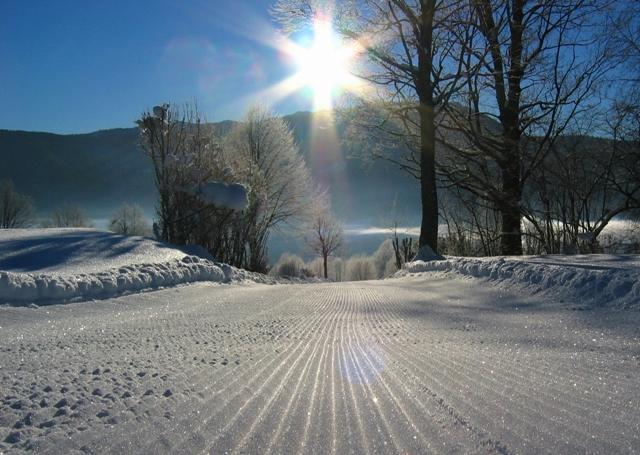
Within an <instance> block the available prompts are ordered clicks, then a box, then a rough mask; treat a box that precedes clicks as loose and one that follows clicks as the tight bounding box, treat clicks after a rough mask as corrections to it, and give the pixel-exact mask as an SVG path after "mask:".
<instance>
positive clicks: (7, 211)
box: [0, 180, 34, 229]
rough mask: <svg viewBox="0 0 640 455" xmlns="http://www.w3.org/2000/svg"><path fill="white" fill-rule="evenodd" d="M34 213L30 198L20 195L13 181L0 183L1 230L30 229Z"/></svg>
mask: <svg viewBox="0 0 640 455" xmlns="http://www.w3.org/2000/svg"><path fill="white" fill-rule="evenodd" d="M33 211H34V210H33V203H32V202H31V198H30V197H28V196H25V195H23V194H20V193H18V192H17V191H16V190H15V189H14V187H13V182H12V181H11V180H2V181H0V229H12V228H24V227H29V226H30V225H31V224H32V223H33Z"/></svg>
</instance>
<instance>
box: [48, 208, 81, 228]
mask: <svg viewBox="0 0 640 455" xmlns="http://www.w3.org/2000/svg"><path fill="white" fill-rule="evenodd" d="M49 225H50V226H52V227H91V223H90V222H89V219H88V217H87V214H86V212H85V211H84V210H83V209H82V208H81V207H80V206H78V205H74V204H64V205H62V206H60V207H56V208H55V209H54V210H53V212H51V222H50V223H49Z"/></svg>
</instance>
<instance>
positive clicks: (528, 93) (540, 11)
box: [439, 0, 609, 254]
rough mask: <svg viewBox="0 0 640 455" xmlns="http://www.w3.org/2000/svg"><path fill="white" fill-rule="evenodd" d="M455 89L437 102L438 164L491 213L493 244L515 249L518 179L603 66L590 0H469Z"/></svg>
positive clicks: (579, 112) (580, 105)
mask: <svg viewBox="0 0 640 455" xmlns="http://www.w3.org/2000/svg"><path fill="white" fill-rule="evenodd" d="M470 5H471V12H472V20H471V21H470V22H469V23H468V27H469V32H468V33H465V34H459V35H458V36H461V37H463V38H464V40H465V41H464V43H463V45H464V46H465V47H466V48H467V50H466V52H465V53H464V55H465V57H464V59H463V60H462V63H463V67H464V69H463V72H464V73H465V74H466V76H467V77H466V85H465V89H464V91H461V92H458V93H457V97H456V101H458V103H449V104H448V105H447V107H448V110H447V116H446V118H445V120H444V121H443V122H442V124H441V126H442V128H441V129H440V132H441V133H442V134H441V135H440V136H439V138H440V139H441V140H442V141H443V143H445V144H446V149H447V153H446V154H444V155H443V159H442V160H441V162H440V164H441V167H440V169H441V170H442V171H443V174H444V175H445V176H446V178H447V179H448V180H449V182H450V183H451V184H453V185H456V186H460V187H462V188H464V189H465V190H466V191H468V192H470V193H472V194H473V196H474V197H476V198H480V199H482V200H484V201H485V202H486V203H488V204H491V205H492V206H494V207H495V208H496V210H498V212H499V213H500V215H501V247H500V250H501V253H502V254H522V228H521V221H522V217H523V215H525V216H527V215H528V213H527V210H526V207H524V206H523V201H522V196H523V189H524V186H525V184H526V182H527V180H528V179H529V177H530V176H531V175H532V173H533V172H535V170H536V168H537V166H539V165H540V164H541V163H542V162H544V158H545V155H546V154H547V153H548V152H549V150H551V149H552V147H553V145H554V143H555V141H556V140H557V138H558V137H560V136H561V135H563V134H566V133H567V132H570V131H571V127H572V125H573V124H574V123H575V122H576V120H577V119H578V118H580V116H584V115H586V113H587V112H589V111H590V110H591V109H592V108H593V107H594V105H595V104H596V103H597V101H598V100H597V99H596V98H595V91H594V88H595V87H596V84H597V83H598V82H599V81H600V80H602V76H603V74H605V73H606V71H607V70H608V69H609V67H608V66H607V60H606V52H605V49H606V48H605V46H604V45H601V44H600V41H599V40H600V38H601V36H600V35H599V30H598V27H599V26H600V25H602V23H599V22H598V21H599V20H600V19H599V18H600V17H602V16H603V13H604V8H605V7H606V6H607V2H605V1H599V0H544V1H531V0H472V1H471V2H470Z"/></svg>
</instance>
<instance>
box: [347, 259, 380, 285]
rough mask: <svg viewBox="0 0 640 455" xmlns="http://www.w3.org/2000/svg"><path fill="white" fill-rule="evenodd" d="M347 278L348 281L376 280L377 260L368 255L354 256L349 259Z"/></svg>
mask: <svg viewBox="0 0 640 455" xmlns="http://www.w3.org/2000/svg"><path fill="white" fill-rule="evenodd" d="M346 278H347V280H348V281H362V280H375V279H376V267H375V261H374V260H373V259H372V258H371V257H368V256H353V257H351V258H349V259H348V260H347V264H346Z"/></svg>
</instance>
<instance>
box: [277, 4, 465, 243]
mask: <svg viewBox="0 0 640 455" xmlns="http://www.w3.org/2000/svg"><path fill="white" fill-rule="evenodd" d="M329 4H330V5H331V7H332V8H333V9H334V11H333V14H332V15H333V17H334V18H335V19H336V24H335V26H336V28H337V30H338V31H339V33H341V34H342V35H343V36H344V37H345V38H347V39H348V40H351V41H355V42H357V43H358V44H359V45H360V46H361V47H362V48H364V49H365V51H366V54H367V56H368V57H369V63H370V64H369V65H367V70H366V72H363V73H362V74H359V76H360V77H361V78H362V79H363V80H365V81H367V82H368V83H370V84H372V85H373V86H374V87H376V90H375V93H377V94H378V95H379V96H376V97H373V98H371V99H366V100H360V101H359V102H358V103H359V108H358V109H356V112H357V114H356V115H355V116H354V118H355V119H357V122H356V123H357V124H358V126H360V129H361V130H364V131H366V132H367V135H370V134H374V135H376V138H375V140H377V141H378V142H380V143H384V144H386V145H390V144H394V146H393V147H391V149H393V150H396V151H398V150H399V151H402V150H404V151H405V152H406V153H402V154H401V155H389V154H382V155H381V156H384V157H386V158H388V159H390V160H391V161H392V162H394V163H396V164H398V165H399V166H400V167H401V168H402V169H404V170H405V171H407V172H409V173H410V174H411V175H413V176H414V177H416V178H418V179H419V180H420V185H421V186H420V188H421V189H420V194H421V200H422V211H421V217H422V221H421V227H420V239H419V246H420V248H422V247H423V246H429V247H430V248H431V249H432V250H433V251H434V252H437V250H438V195H437V188H436V169H435V158H436V142H435V134H436V133H435V131H436V109H437V107H438V106H441V105H443V104H446V102H447V100H448V99H449V97H450V96H451V95H452V94H453V93H455V91H456V90H457V89H458V88H459V83H460V81H461V79H460V63H459V62H460V59H461V58H462V55H461V54H460V51H461V49H462V48H461V47H460V46H456V41H455V40H453V39H451V38H452V27H455V24H457V23H458V22H460V21H462V18H463V17H464V15H465V11H467V10H466V9H465V8H464V6H465V5H466V2H465V1H456V0H448V1H436V0H422V1H419V2H418V1H407V0H390V1H388V0H364V1H355V0H345V1H341V2H340V1H336V2H317V1H313V0H278V1H277V2H276V4H275V6H274V7H273V14H274V16H275V17H276V18H277V19H278V20H279V21H280V22H281V23H282V24H283V26H284V27H285V29H286V30H295V29H296V28H299V27H300V26H301V24H308V23H309V22H310V21H312V20H314V18H315V17H316V15H319V14H331V13H332V12H331V11H328V12H327V11H323V6H322V5H324V8H325V9H326V5H329ZM398 144H399V145H400V146H399V147H398ZM373 150H374V151H375V150H376V149H375V148H374V149H373ZM378 150H379V149H378ZM386 150H387V151H388V150H390V148H386Z"/></svg>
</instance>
